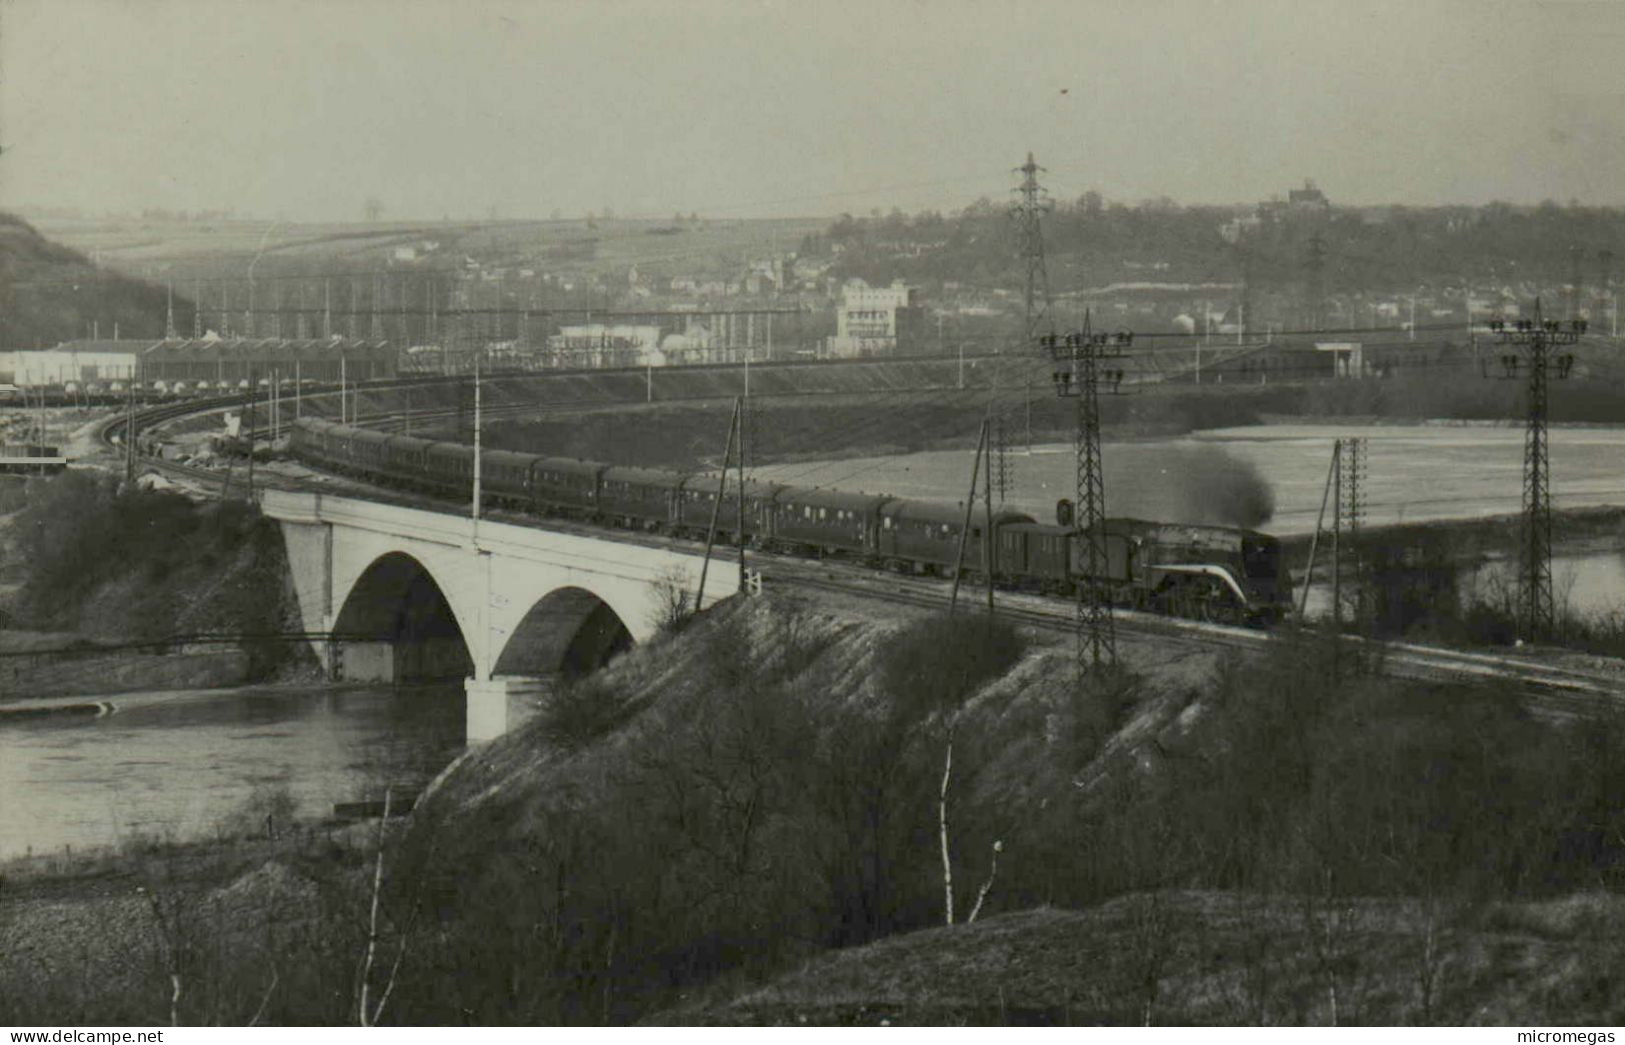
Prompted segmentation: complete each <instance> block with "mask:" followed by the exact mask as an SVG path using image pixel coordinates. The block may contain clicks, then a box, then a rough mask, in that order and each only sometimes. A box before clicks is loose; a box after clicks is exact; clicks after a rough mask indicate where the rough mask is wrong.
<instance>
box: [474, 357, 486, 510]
mask: <svg viewBox="0 0 1625 1045" xmlns="http://www.w3.org/2000/svg"><path fill="white" fill-rule="evenodd" d="M480 421H481V418H480V360H479V357H478V356H476V357H475V358H474V505H473V519H474V526H475V531H474V534H475V538H476V539H478V537H479V529H478V527H479V524H480V496H481V490H480V464H481V460H480V459H481V457H482V454H481V450H482V447H481V445H480V437H481V429H482V428H483V427H484V426H483V425H481V424H480Z"/></svg>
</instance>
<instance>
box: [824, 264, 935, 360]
mask: <svg viewBox="0 0 1625 1045" xmlns="http://www.w3.org/2000/svg"><path fill="white" fill-rule="evenodd" d="M917 295H918V290H916V288H914V287H910V286H907V285H905V284H904V283H903V282H902V281H900V280H899V281H898V282H895V283H893V284H892V285H891V286H889V287H871V286H869V284H867V283H865V282H864V281H863V280H861V279H852V280H848V281H847V283H846V285H845V286H843V287H842V288H841V305H840V308H839V310H838V311H837V312H836V313H835V336H834V337H832V338H830V339H829V354H830V355H832V356H841V357H852V356H874V355H894V354H897V353H899V352H906V351H909V350H910V349H913V348H916V347H918V345H917V342H918V338H919V335H920V332H921V330H922V329H923V328H924V323H925V310H924V309H922V308H921V307H920V305H919V303H918V301H917Z"/></svg>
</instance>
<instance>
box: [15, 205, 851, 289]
mask: <svg viewBox="0 0 1625 1045" xmlns="http://www.w3.org/2000/svg"><path fill="white" fill-rule="evenodd" d="M826 224H827V221H826V220H825V219H822V218H778V219H755V220H744V219H727V220H714V221H713V220H701V221H699V222H690V221H686V220H685V221H683V222H682V223H681V224H674V223H673V222H671V221H669V220H653V219H625V220H622V219H616V220H598V221H596V222H595V223H594V224H593V225H589V224H588V223H587V222H586V221H585V220H582V219H577V218H572V219H561V220H557V221H551V220H549V221H535V220H518V219H513V220H497V221H455V220H440V221H383V222H370V223H369V222H354V223H333V224H317V223H299V222H281V221H266V220H231V221H215V222H179V221H141V220H138V219H105V220H89V219H86V220H64V219H54V220H53V219H44V220H41V221H40V222H39V223H38V227H39V229H40V231H41V232H42V233H43V234H45V235H46V236H48V237H50V238H51V239H54V240H57V241H58V242H61V243H65V244H67V245H68V246H70V247H73V248H75V249H77V250H81V251H84V252H86V253H87V254H88V253H95V254H97V255H99V256H100V258H101V260H102V261H103V263H104V264H107V265H110V266H112V267H113V268H115V269H120V270H122V271H125V272H128V273H130V274H132V275H138V276H140V275H148V274H153V275H154V276H155V278H156V275H157V274H159V273H162V274H163V275H164V276H165V277H171V276H172V277H174V278H177V279H190V278H193V277H194V276H196V277H201V278H205V279H207V278H220V277H228V278H246V275H247V267H248V264H249V263H250V262H251V261H253V259H254V258H256V257H260V258H261V259H262V260H261V262H260V264H259V265H258V266H257V272H258V274H260V275H264V274H266V273H268V272H274V271H285V270H288V269H290V268H305V269H308V268H309V267H310V266H312V265H318V264H320V263H322V262H324V261H327V262H333V263H337V264H342V265H344V266H346V267H376V268H380V269H381V268H383V267H384V266H385V265H386V264H388V263H389V260H390V255H391V252H392V250H393V248H395V247H398V246H405V245H408V244H413V243H420V242H422V241H424V240H431V241H434V242H436V243H438V244H439V249H438V251H436V252H434V253H433V254H431V255H430V256H429V259H428V260H425V261H423V262H420V263H418V266H417V268H430V269H445V268H447V267H453V266H457V265H460V264H461V263H462V260H463V258H464V256H465V255H467V256H474V257H477V258H480V259H481V260H498V261H502V262H511V263H515V264H518V263H528V264H532V265H535V266H538V267H540V268H545V269H546V270H547V271H550V272H564V273H575V272H620V273H623V274H624V272H625V271H626V269H627V268H628V267H629V266H632V265H639V266H657V267H659V266H664V267H666V268H668V269H670V270H671V271H673V272H685V273H686V272H690V271H706V270H707V269H708V268H709V267H711V266H728V267H730V268H732V267H737V266H739V265H740V264H741V262H742V260H743V259H744V258H745V257H746V256H754V255H758V254H765V253H767V252H770V251H773V250H775V249H777V250H779V251H786V250H793V249H794V248H795V246H796V244H797V243H798V242H799V241H800V238H801V237H802V236H803V235H805V234H807V233H809V232H815V231H818V230H820V229H822V228H823V227H824V226H825V225H826ZM417 268H414V267H411V266H408V267H406V268H405V269H404V271H407V272H412V271H417Z"/></svg>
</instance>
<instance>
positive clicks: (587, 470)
mask: <svg viewBox="0 0 1625 1045" xmlns="http://www.w3.org/2000/svg"><path fill="white" fill-rule="evenodd" d="M603 472H604V465H602V464H599V463H598V462H597V461H576V460H571V459H570V458H566V457H532V458H531V462H530V488H531V497H532V502H533V503H534V504H535V505H536V507H537V509H538V510H540V511H542V512H544V513H546V514H550V515H563V516H566V517H569V518H581V517H584V516H591V515H593V514H594V513H596V512H597V510H598V492H599V478H600V476H601V475H602V474H603Z"/></svg>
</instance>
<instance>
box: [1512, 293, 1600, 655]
mask: <svg viewBox="0 0 1625 1045" xmlns="http://www.w3.org/2000/svg"><path fill="white" fill-rule="evenodd" d="M1490 329H1491V330H1492V331H1494V332H1495V335H1496V337H1497V339H1498V340H1499V341H1500V342H1501V343H1502V344H1507V345H1515V346H1517V347H1519V348H1521V349H1523V352H1522V354H1521V356H1520V355H1519V354H1516V353H1514V354H1508V355H1504V356H1503V357H1502V360H1501V362H1502V366H1503V367H1504V368H1505V369H1506V372H1507V376H1508V377H1514V376H1516V375H1517V372H1518V371H1519V370H1520V369H1522V368H1523V367H1525V366H1527V367H1528V372H1529V378H1528V382H1529V383H1528V385H1527V388H1526V391H1525V395H1526V399H1527V402H1526V404H1525V405H1526V417H1525V423H1524V441H1523V526H1522V533H1521V534H1520V535H1519V558H1520V560H1521V561H1520V563H1519V567H1520V569H1519V592H1518V595H1519V599H1518V601H1519V603H1520V607H1519V608H1520V610H1521V612H1522V615H1523V632H1524V638H1525V639H1526V640H1528V641H1536V640H1538V639H1542V638H1545V637H1547V636H1549V635H1550V634H1551V633H1552V630H1553V625H1554V623H1555V620H1556V607H1555V605H1554V600H1553V596H1552V503H1551V478H1550V476H1551V461H1550V457H1549V455H1548V453H1547V438H1546V421H1547V377H1548V368H1549V366H1550V364H1551V362H1552V360H1551V354H1550V350H1551V348H1552V346H1553V345H1572V344H1575V343H1576V342H1578V341H1579V340H1580V335H1582V334H1584V333H1585V330H1586V322H1585V320H1583V319H1574V320H1571V321H1570V322H1569V323H1567V324H1563V323H1559V322H1558V321H1556V320H1555V319H1546V318H1545V317H1544V316H1543V315H1542V314H1541V307H1540V299H1539V298H1536V299H1535V318H1534V319H1532V320H1530V319H1520V320H1518V321H1517V322H1516V323H1515V324H1513V327H1512V329H1510V330H1509V329H1507V325H1506V323H1505V322H1504V321H1502V320H1495V321H1493V322H1491V323H1490ZM1556 362H1557V369H1558V377H1559V378H1562V377H1567V376H1568V373H1569V371H1570V369H1571V368H1572V367H1573V365H1574V356H1573V354H1572V353H1565V354H1563V355H1561V356H1559V357H1558V358H1557V360H1556Z"/></svg>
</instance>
